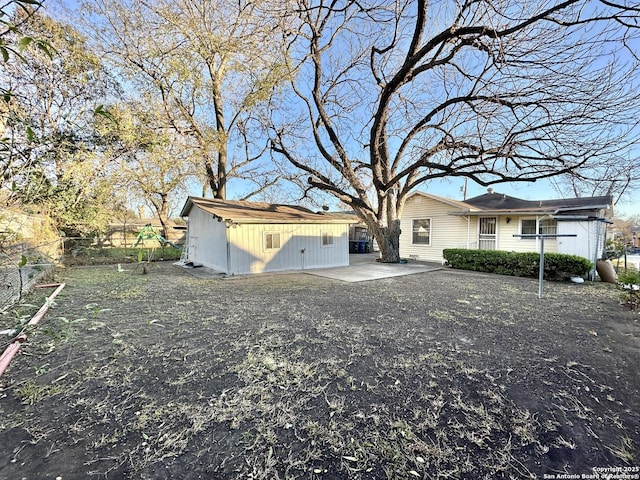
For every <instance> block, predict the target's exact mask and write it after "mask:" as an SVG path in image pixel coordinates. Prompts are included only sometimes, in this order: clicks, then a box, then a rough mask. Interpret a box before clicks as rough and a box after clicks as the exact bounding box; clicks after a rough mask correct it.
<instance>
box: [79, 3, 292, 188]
mask: <svg viewBox="0 0 640 480" xmlns="http://www.w3.org/2000/svg"><path fill="white" fill-rule="evenodd" d="M261 5H262V2H245V1H232V0H175V1H174V0H144V1H137V0H136V1H124V2H123V1H120V0H87V1H86V2H85V4H84V6H85V11H89V12H91V15H92V16H91V18H90V19H89V22H88V23H89V24H90V25H92V26H93V27H94V28H95V31H94V35H96V40H97V42H96V43H97V45H100V46H101V47H102V48H103V49H104V51H105V55H106V56H107V57H108V59H109V60H110V61H111V62H113V63H114V65H116V66H117V68H118V69H119V71H120V72H121V74H122V75H123V76H125V77H126V78H127V79H128V82H129V83H130V84H131V85H132V86H134V87H135V90H137V91H138V92H145V94H147V95H148V96H151V97H153V98H155V99H158V101H159V103H160V105H161V108H162V113H163V114H164V116H165V118H166V120H167V121H168V122H169V124H170V125H171V126H172V128H173V129H174V130H175V132H177V133H178V134H179V135H182V136H184V137H186V138H188V139H190V141H191V143H192V145H194V146H196V147H197V148H196V149H194V150H193V152H192V153H193V156H192V157H191V161H193V162H196V163H198V165H199V166H200V168H201V169H202V171H203V174H204V175H203V176H204V177H205V178H206V182H207V184H208V186H209V188H210V189H211V191H212V193H213V195H214V196H215V197H217V198H225V196H226V194H227V186H228V182H229V181H230V180H231V179H234V178H235V179H251V180H258V178H259V177H260V178H261V180H260V181H258V184H257V187H256V189H255V190H254V191H252V192H247V193H245V196H249V195H250V194H251V193H255V191H261V190H262V189H264V188H268V187H269V186H271V185H273V184H275V182H277V178H276V175H275V174H274V171H273V169H272V168H271V164H270V162H268V161H267V162H264V161H261V157H262V154H263V153H264V152H265V151H266V150H267V146H268V144H267V141H266V138H267V135H266V134H265V130H264V128H262V125H261V124H260V122H257V121H256V116H255V115H253V113H254V112H255V111H256V110H257V109H259V108H261V107H262V106H263V105H265V104H266V101H267V100H268V98H269V96H270V95H271V94H272V92H273V88H274V85H275V84H276V83H277V82H278V81H279V79H280V78H281V73H282V71H284V69H283V68H282V63H283V62H282V61H281V60H280V59H279V57H278V55H277V54H278V52H279V50H278V49H275V48H266V46H267V45H269V44H270V43H272V42H273V40H274V39H273V36H274V33H273V31H274V29H273V25H272V23H270V22H271V20H270V18H269V16H268V15H267V14H266V13H265V11H264V10H261ZM132 90H133V89H132Z"/></svg>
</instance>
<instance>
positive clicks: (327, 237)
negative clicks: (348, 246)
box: [321, 232, 333, 247]
mask: <svg viewBox="0 0 640 480" xmlns="http://www.w3.org/2000/svg"><path fill="white" fill-rule="evenodd" d="M321 237H322V246H323V247H333V233H332V232H321Z"/></svg>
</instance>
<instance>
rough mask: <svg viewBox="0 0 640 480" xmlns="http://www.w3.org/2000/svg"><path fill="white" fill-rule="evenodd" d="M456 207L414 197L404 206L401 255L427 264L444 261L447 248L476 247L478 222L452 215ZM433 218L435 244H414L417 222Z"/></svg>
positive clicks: (432, 234)
mask: <svg viewBox="0 0 640 480" xmlns="http://www.w3.org/2000/svg"><path fill="white" fill-rule="evenodd" d="M454 211H456V207H454V206H452V205H448V204H446V203H442V202H438V201H436V200H433V199H431V198H428V197H424V196H422V195H414V196H412V197H411V198H410V199H409V200H408V201H407V203H406V204H405V207H404V212H403V214H402V218H401V220H400V228H401V230H402V233H401V234H400V256H401V257H403V258H415V259H416V260H423V261H427V262H442V260H443V257H442V250H444V249H445V248H468V247H469V248H474V247H473V244H474V242H477V237H478V235H477V220H476V219H475V218H473V217H471V218H469V219H467V217H462V216H458V215H449V213H450V212H454ZM423 218H429V219H431V244H430V245H414V244H413V243H412V237H413V235H412V223H413V220H414V219H416V220H417V219H423Z"/></svg>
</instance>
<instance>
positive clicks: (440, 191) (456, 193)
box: [44, 0, 640, 216]
mask: <svg viewBox="0 0 640 480" xmlns="http://www.w3.org/2000/svg"><path fill="white" fill-rule="evenodd" d="M61 6H62V8H64V7H67V8H70V9H71V10H73V9H76V8H77V7H78V2H77V1H76V0H46V1H45V2H44V7H45V9H46V10H47V11H48V12H49V13H50V14H52V15H53V16H54V17H60V16H64V15H61ZM463 185H464V179H462V178H453V179H451V180H442V181H440V180H435V181H431V182H430V183H428V184H424V185H422V186H420V187H419V188H418V190H421V191H425V192H429V193H433V194H436V195H441V196H445V197H449V198H453V199H457V200H462V199H463V194H462V186H463ZM492 188H493V189H494V190H495V191H496V192H499V193H504V194H507V195H511V196H514V197H518V198H523V199H527V200H545V199H550V198H561V197H571V196H573V194H572V192H567V193H566V194H561V193H559V192H558V191H557V190H556V189H554V188H553V186H552V184H551V182H550V181H548V180H539V181H537V182H533V183H524V182H523V183H505V184H496V185H493V186H492ZM196 190H198V189H194V191H193V192H192V193H193V194H194V195H199V194H201V192H198V191H196ZM486 191H487V188H486V187H483V186H481V185H478V184H475V183H474V182H472V181H469V182H468V184H467V198H471V197H474V196H477V195H482V194H484V193H486ZM229 198H234V192H233V189H232V188H231V186H230V191H229ZM634 198H635V200H634ZM177 203H180V201H178V202H177ZM332 206H333V205H332ZM615 214H616V216H631V215H640V191H638V192H636V193H635V195H626V198H625V199H623V200H622V201H621V202H620V203H619V204H618V205H616V207H615Z"/></svg>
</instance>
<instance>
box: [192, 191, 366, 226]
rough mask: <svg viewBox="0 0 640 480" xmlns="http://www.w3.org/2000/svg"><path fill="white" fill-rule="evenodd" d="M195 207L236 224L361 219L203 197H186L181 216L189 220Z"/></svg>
mask: <svg viewBox="0 0 640 480" xmlns="http://www.w3.org/2000/svg"><path fill="white" fill-rule="evenodd" d="M194 206H195V207H197V208H200V209H202V210H204V211H205V212H208V213H210V214H212V215H214V216H215V217H216V218H218V219H219V220H220V221H224V222H228V223H237V224H241V223H244V224H249V223H274V224H275V223H358V219H357V218H356V217H355V216H354V215H347V214H336V213H328V212H326V213H325V212H312V211H311V210H309V209H307V208H304V207H298V206H294V205H281V204H273V203H261V202H247V201H240V200H219V199H215V198H200V197H189V198H187V201H186V202H185V204H184V207H182V211H181V212H180V216H181V217H188V216H189V212H190V211H191V209H192V208H193V207H194Z"/></svg>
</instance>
